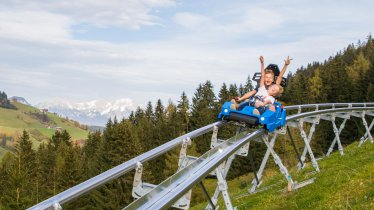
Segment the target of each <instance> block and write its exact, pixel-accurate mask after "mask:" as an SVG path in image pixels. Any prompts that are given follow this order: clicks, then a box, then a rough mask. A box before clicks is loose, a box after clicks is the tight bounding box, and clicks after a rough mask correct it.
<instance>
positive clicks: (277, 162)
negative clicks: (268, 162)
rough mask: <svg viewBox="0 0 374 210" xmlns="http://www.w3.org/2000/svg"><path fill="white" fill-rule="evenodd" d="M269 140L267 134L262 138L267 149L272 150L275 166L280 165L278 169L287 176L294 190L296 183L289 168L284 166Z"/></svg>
mask: <svg viewBox="0 0 374 210" xmlns="http://www.w3.org/2000/svg"><path fill="white" fill-rule="evenodd" d="M268 138H269V137H268V136H267V135H265V134H264V135H263V136H262V140H263V141H264V143H265V145H266V146H267V148H268V149H269V150H270V153H271V155H272V156H273V158H274V162H275V164H277V165H278V167H279V169H280V172H281V173H282V174H283V175H284V176H285V178H286V179H287V181H288V184H289V185H290V186H291V188H292V187H293V186H294V181H293V180H292V178H291V175H290V174H289V173H288V170H287V168H286V167H285V166H284V165H283V163H282V160H281V159H280V158H279V156H278V155H277V153H275V151H274V149H273V147H272V146H271V145H270V143H269V141H268Z"/></svg>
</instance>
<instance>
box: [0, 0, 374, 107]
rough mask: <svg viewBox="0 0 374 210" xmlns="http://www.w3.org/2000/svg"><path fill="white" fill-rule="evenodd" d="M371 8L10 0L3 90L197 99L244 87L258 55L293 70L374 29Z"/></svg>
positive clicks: (362, 4)
mask: <svg viewBox="0 0 374 210" xmlns="http://www.w3.org/2000/svg"><path fill="white" fill-rule="evenodd" d="M373 9H374V2H373V1H369V0H367V1H359V0H356V1H344V0H343V1H339V2H337V1H321V0H315V1H296V0H292V1H276V0H270V1H249V0H236V1H221V0H217V1H213V0H189V1H184V0H176V1H173V0H106V1H101V0H100V1H99V0H56V1H49V0H34V1H18V0H2V1H1V3H0V46H1V47H0V72H1V73H0V90H2V91H5V92H6V93H7V94H8V96H15V95H16V96H23V97H25V98H26V99H27V100H28V101H29V102H30V103H31V104H37V103H39V102H44V101H48V100H52V99H54V98H62V99H65V100H67V101H71V102H85V101H90V100H95V99H101V100H116V99H120V98H128V99H131V100H130V101H132V103H131V104H129V105H131V106H134V107H135V106H138V105H144V104H146V103H147V102H148V101H151V102H152V103H155V101H156V100H157V99H159V98H160V99H161V100H162V101H163V103H164V104H166V103H167V101H168V100H169V99H171V100H172V101H173V102H177V101H178V100H179V97H180V95H181V93H182V92H183V91H185V92H186V93H187V95H188V96H189V97H190V98H191V97H192V96H193V93H194V92H195V90H196V88H197V87H198V85H199V83H203V82H205V81H206V80H210V81H211V82H212V83H213V85H214V87H215V90H216V92H218V90H219V88H220V87H221V85H222V83H224V82H225V83H227V84H229V83H237V84H239V83H244V82H245V80H246V78H247V76H248V75H253V73H254V72H257V71H259V68H260V65H259V61H258V58H259V56H260V55H263V56H264V57H265V63H277V64H278V65H279V66H282V65H283V62H284V59H285V58H286V57H287V56H290V57H292V58H293V60H292V63H291V65H290V66H289V69H288V70H289V71H291V72H295V70H296V69H297V68H299V67H301V66H306V65H307V64H308V63H312V62H314V61H320V62H322V61H324V60H325V59H327V58H328V57H329V56H333V55H335V54H336V52H338V51H339V50H342V49H344V48H345V47H346V46H347V45H348V44H351V43H357V42H358V41H359V40H361V41H365V39H366V37H367V36H368V35H369V34H370V33H373V31H374V24H373V22H374V13H373V12H372V11H373Z"/></svg>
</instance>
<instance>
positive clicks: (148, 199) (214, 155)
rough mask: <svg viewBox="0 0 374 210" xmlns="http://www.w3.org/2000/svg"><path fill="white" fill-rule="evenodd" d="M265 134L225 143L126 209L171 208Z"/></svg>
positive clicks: (261, 133) (257, 132)
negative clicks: (211, 173) (215, 170)
mask: <svg viewBox="0 0 374 210" xmlns="http://www.w3.org/2000/svg"><path fill="white" fill-rule="evenodd" d="M264 132H265V130H264V129H259V130H256V131H254V132H253V133H248V134H246V135H244V136H243V137H241V138H240V139H237V138H235V137H234V138H231V139H229V140H227V141H225V142H223V143H222V144H220V145H219V146H218V147H215V148H213V149H211V150H209V151H208V152H207V153H205V154H204V155H203V156H201V157H200V158H198V159H197V160H196V161H194V162H193V163H191V164H190V165H188V166H187V167H186V168H184V169H183V170H181V171H179V172H177V173H175V174H174V175H172V176H171V177H169V178H168V179H166V180H165V181H164V182H162V183H161V184H160V185H158V186H157V187H156V188H154V189H153V190H152V191H151V192H150V193H148V194H146V195H145V196H143V197H141V198H139V199H138V200H136V201H134V202H133V203H131V204H130V205H129V206H127V207H126V208H125V209H164V208H166V207H169V206H171V205H172V204H173V203H174V202H175V201H176V200H178V198H179V197H180V196H182V195H183V194H185V193H186V192H187V191H188V190H189V189H190V188H192V187H193V186H194V185H195V184H196V183H198V182H199V181H200V180H202V179H203V178H204V177H206V176H207V175H208V174H209V173H210V172H211V171H212V170H214V169H215V168H217V167H218V165H220V164H221V163H222V162H223V161H225V160H226V159H227V158H228V157H230V156H231V155H233V154H234V153H235V152H236V151H237V150H238V149H240V148H241V147H242V146H244V145H245V144H246V143H248V142H249V141H250V140H253V139H256V138H259V137H260V136H262V135H263V134H264Z"/></svg>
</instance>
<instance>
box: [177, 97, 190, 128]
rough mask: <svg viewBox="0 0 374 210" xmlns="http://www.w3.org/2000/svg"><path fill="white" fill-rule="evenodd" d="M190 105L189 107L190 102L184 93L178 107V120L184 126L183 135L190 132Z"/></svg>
mask: <svg viewBox="0 0 374 210" xmlns="http://www.w3.org/2000/svg"><path fill="white" fill-rule="evenodd" d="M189 110H190V105H189V101H188V98H187V96H186V93H185V92H183V93H182V95H181V98H180V100H179V101H178V105H177V114H178V118H180V119H179V120H178V122H181V124H182V127H183V133H188V132H189V130H190V129H189V126H190V125H189V122H190V119H189V118H190V112H189Z"/></svg>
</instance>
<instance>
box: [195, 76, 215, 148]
mask: <svg viewBox="0 0 374 210" xmlns="http://www.w3.org/2000/svg"><path fill="white" fill-rule="evenodd" d="M217 114H218V106H217V103H216V97H215V95H214V91H213V86H212V83H211V82H210V81H207V82H206V83H204V84H203V85H202V84H200V85H199V87H198V89H197V90H196V93H195V95H194V97H193V98H192V106H191V118H190V119H191V126H192V129H198V128H200V127H203V126H205V125H208V124H210V123H213V122H214V121H216V119H217ZM209 139H210V137H209V136H206V135H205V136H202V137H201V138H200V137H199V138H197V139H196V144H197V147H196V149H197V151H198V152H199V153H203V152H205V151H207V150H208V149H209V145H210V141H209Z"/></svg>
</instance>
